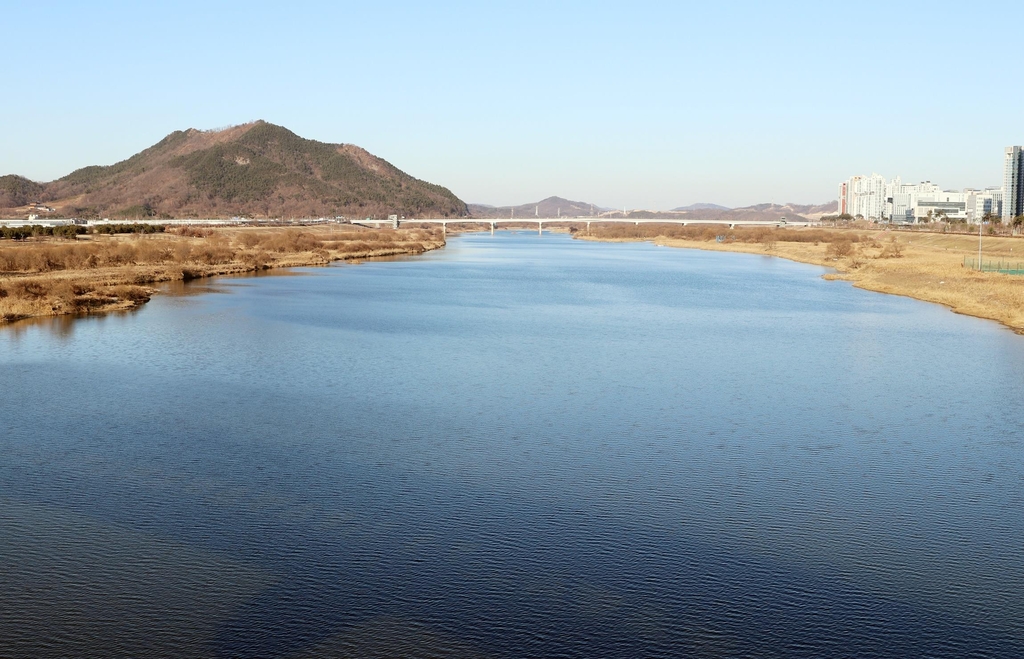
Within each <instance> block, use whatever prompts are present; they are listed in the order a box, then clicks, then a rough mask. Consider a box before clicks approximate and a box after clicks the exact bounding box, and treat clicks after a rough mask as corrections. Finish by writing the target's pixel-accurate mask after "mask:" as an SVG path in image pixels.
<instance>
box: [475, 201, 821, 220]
mask: <svg viewBox="0 0 1024 659" xmlns="http://www.w3.org/2000/svg"><path fill="white" fill-rule="evenodd" d="M838 207H839V206H838V202H835V201H833V202H829V203H827V204H820V205H806V204H804V205H802V204H757V205H755V206H746V207H743V208H728V207H726V206H719V205H718V204H708V203H701V204H691V205H690V206H684V207H682V208H676V209H673V210H670V211H652V210H627V211H626V212H625V214H624V213H623V211H622V210H621V209H612V208H602V207H600V206H598V205H596V204H590V203H586V202H582V201H570V200H568V199H563V198H562V197H548V198H547V199H545V200H543V201H539V202H536V203H533V204H522V205H519V206H488V205H486V204H469V213H470V216H471V217H473V218H479V219H493V218H503V219H508V218H511V217H521V218H529V217H536V216H540V217H547V218H551V217H564V218H567V219H571V218H576V217H593V218H601V217H604V218H629V219H635V220H657V219H663V220H685V219H694V220H717V221H721V222H733V221H736V220H766V221H777V220H780V219H782V218H786V219H788V220H796V221H805V220H809V219H817V218H819V217H821V216H822V215H823V214H828V213H834V212H835V211H836V209H837V208H838ZM513 211H514V214H513Z"/></svg>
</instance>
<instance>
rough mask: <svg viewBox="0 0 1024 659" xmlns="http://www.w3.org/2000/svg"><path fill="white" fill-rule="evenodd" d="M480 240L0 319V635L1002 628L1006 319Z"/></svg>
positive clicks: (487, 643) (698, 639)
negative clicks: (137, 301)
mask: <svg viewBox="0 0 1024 659" xmlns="http://www.w3.org/2000/svg"><path fill="white" fill-rule="evenodd" d="M824 272H825V270H824V269H822V268H818V267H815V266H809V265H804V264H797V263H792V262H788V261H784V260H781V259H775V258H769V257H761V256H754V255H745V254H728V253H716V252H700V251H691V250H675V249H670V248H662V247H656V246H653V245H650V244H601V243H591V242H583V241H574V240H572V239H570V238H569V237H568V236H566V235H560V234H554V235H550V234H545V235H544V236H538V235H537V234H536V233H534V232H523V233H516V232H498V233H497V234H495V235H493V236H492V235H489V234H467V235H463V236H460V237H455V238H453V239H451V240H450V241H449V245H448V247H447V248H446V249H443V250H440V251H437V252H432V253H428V254H426V255H423V256H419V257H414V258H403V259H395V260H390V261H380V262H367V263H362V264H341V265H336V266H332V267H326V268H308V269H299V270H296V271H293V272H291V273H274V274H273V275H271V276H261V277H250V278H223V279H216V280H209V281H201V282H193V283H190V284H188V285H184V286H179V288H178V289H177V290H169V291H168V294H165V295H160V296H157V297H156V298H154V300H153V301H152V302H150V303H149V304H147V305H146V306H145V307H144V308H142V309H141V310H139V311H137V312H134V313H129V314H121V315H108V316H100V317H86V318H78V319H53V320H47V321H42V322H35V323H22V324H15V325H13V326H11V327H8V328H4V329H0V566H2V567H0V656H3V657H8V656H10V657H16V656H18V657H20V656H35V657H62V656H106V657H137V656H148V657H181V656H195V657H316V656H338V657H349V656H351V657H373V656H409V657H420V656H422V657H640V656H644V657H676V656H693V657H705V656H706V657H809V658H810V657H823V656H842V657H910V656H929V657H962V656H966V655H968V654H971V653H974V654H973V655H972V656H979V657H1020V656H1024V452H1022V439H1024V417H1022V415H1021V413H1020V401H1022V400H1024V337H1020V336H1017V335H1015V334H1013V333H1012V332H1010V331H1008V330H1006V329H1004V328H1002V327H1001V326H999V325H998V324H996V323H993V322H989V321H984V320H979V319H975V318H968V317H963V316H957V315H955V314H952V313H950V312H949V311H948V310H946V309H944V308H942V307H939V306H936V305H929V304H926V303H922V302H918V301H915V300H911V299H906V298H899V297H893V296H885V295H879V294H876V293H870V292H865V291H861V290H857V289H855V288H852V287H851V286H850V285H849V284H847V283H844V282H829V281H825V280H823V279H822V278H821V275H822V274H823V273H824Z"/></svg>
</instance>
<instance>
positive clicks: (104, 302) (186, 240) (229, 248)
mask: <svg viewBox="0 0 1024 659" xmlns="http://www.w3.org/2000/svg"><path fill="white" fill-rule="evenodd" d="M444 244H445V239H444V235H443V234H442V232H441V231H440V230H435V229H397V230H390V229H378V230H375V229H366V228H362V227H352V226H343V227H338V226H330V227H302V228H300V229H297V228H283V227H274V228H258V229H257V228H246V227H232V228H202V229H198V228H188V227H186V228H183V229H182V230H180V231H178V232H175V233H172V232H170V231H168V232H166V233H157V234H129V235H112V236H107V235H87V236H79V237H78V238H77V239H70V240H69V239H60V238H43V239H30V240H24V241H11V240H3V241H0V325H2V324H5V323H10V322H13V321H16V320H20V319H23V318H31V317H37V316H58V315H63V314H80V313H105V312H109V311H119V310H128V309H133V308H136V307H139V306H141V305H143V304H145V303H146V302H147V301H149V299H150V298H151V297H152V295H153V294H154V292H155V290H154V289H153V288H151V287H150V286H149V285H150V284H156V283H160V282H168V281H180V280H189V279H196V278H200V277H211V276H216V275H227V274H244V273H247V272H256V271H260V270H268V269H271V268H289V267H299V266H311V265H326V264H328V263H331V262H333V261H340V260H352V259H364V258H373V257H382V256H395V255H403V254H421V253H423V252H426V251H429V250H432V249H438V248H440V247H443V246H444Z"/></svg>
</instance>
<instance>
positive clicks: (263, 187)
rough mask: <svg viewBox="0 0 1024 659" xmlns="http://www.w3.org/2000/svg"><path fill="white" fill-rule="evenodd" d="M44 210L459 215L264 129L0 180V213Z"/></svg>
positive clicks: (178, 136) (328, 151)
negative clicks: (44, 179) (37, 179)
mask: <svg viewBox="0 0 1024 659" xmlns="http://www.w3.org/2000/svg"><path fill="white" fill-rule="evenodd" d="M37 202H38V203H43V204H46V205H47V206H50V207H53V208H55V209H56V211H55V214H57V215H61V216H76V217H118V218H141V217H181V218H187V217H229V216H235V215H246V216H252V217H272V218H279V217H324V216H328V217H333V216H337V215H344V216H348V217H365V216H370V215H377V216H383V215H387V214H391V213H396V214H399V215H404V216H406V217H425V216H437V217H462V216H465V215H466V214H467V209H466V204H465V203H463V202H462V201H461V200H460V199H459V198H458V197H456V196H455V195H454V194H453V193H452V192H451V191H449V190H448V189H446V188H443V187H441V186H439V185H434V184H432V183H427V182H425V181H421V180H419V179H416V178H413V177H412V176H409V175H408V174H406V173H405V172H402V171H401V170H399V169H398V168H397V167H395V166H394V165H392V164H390V163H388V162H387V161H385V160H382V159H380V158H378V157H376V156H374V155H372V154H370V153H368V152H367V151H365V150H364V149H361V148H359V147H357V146H354V145H351V144H326V143H323V142H317V141H315V140H307V139H304V138H302V137H299V136H298V135H296V134H295V133H293V132H291V131H289V130H287V129H286V128H282V127H281V126H275V125H274V124H270V123H267V122H265V121H257V122H254V123H250V124H245V125H242V126H235V127H232V128H228V129H225V130H219V131H200V130H196V129H189V130H184V131H175V132H173V133H171V134H170V135H168V136H167V137H165V138H164V139H163V140H161V141H160V142H159V143H157V144H155V145H154V146H151V147H150V148H148V149H146V150H144V151H142V152H140V153H138V154H136V155H134V156H132V157H131V158H128V159H127V160H124V161H122V162H119V163H117V164H114V165H110V166H105V167H104V166H92V167H85V168H83V169H79V170H77V171H75V172H72V173H71V174H68V175H67V176H65V177H64V178H61V179H58V180H56V181H53V182H51V183H44V184H39V183H34V182H32V181H29V180H27V179H24V178H22V177H17V176H5V177H2V178H0V209H4V210H3V211H2V212H3V213H4V214H6V215H12V214H22V213H24V212H25V211H26V210H31V209H26V208H24V207H25V206H26V205H28V204H32V203H37Z"/></svg>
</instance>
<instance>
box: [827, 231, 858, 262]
mask: <svg viewBox="0 0 1024 659" xmlns="http://www.w3.org/2000/svg"><path fill="white" fill-rule="evenodd" d="M852 253H853V241H851V240H850V239H849V238H846V237H845V236H844V237H843V238H837V239H836V240H834V241H832V242H830V243H829V244H828V247H827V248H826V249H825V254H826V255H828V256H834V257H836V258H844V257H847V256H850V255H851V254H852Z"/></svg>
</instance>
